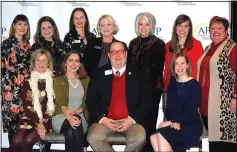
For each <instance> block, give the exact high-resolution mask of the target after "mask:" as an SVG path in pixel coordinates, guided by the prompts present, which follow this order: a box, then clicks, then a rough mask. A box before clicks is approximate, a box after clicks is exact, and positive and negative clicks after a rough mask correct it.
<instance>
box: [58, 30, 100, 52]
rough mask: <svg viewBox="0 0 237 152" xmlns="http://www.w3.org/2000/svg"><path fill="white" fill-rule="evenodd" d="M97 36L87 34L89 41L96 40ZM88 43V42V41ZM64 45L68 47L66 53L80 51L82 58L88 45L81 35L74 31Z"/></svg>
mask: <svg viewBox="0 0 237 152" xmlns="http://www.w3.org/2000/svg"><path fill="white" fill-rule="evenodd" d="M95 37H96V36H95V34H93V33H91V32H88V33H87V34H86V38H87V39H91V38H95ZM87 42H88V40H87ZM63 43H64V44H65V45H66V51H67V52H69V51H71V50H76V51H78V52H79V53H80V54H81V55H82V56H83V53H84V52H85V48H86V45H85V43H84V41H83V39H82V37H81V35H80V34H79V33H78V32H77V31H76V30H72V31H70V32H69V33H67V34H66V36H65V38H64V41H63Z"/></svg>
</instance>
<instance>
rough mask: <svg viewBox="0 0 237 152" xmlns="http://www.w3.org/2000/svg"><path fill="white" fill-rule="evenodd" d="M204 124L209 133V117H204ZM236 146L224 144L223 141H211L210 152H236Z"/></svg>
mask: <svg viewBox="0 0 237 152" xmlns="http://www.w3.org/2000/svg"><path fill="white" fill-rule="evenodd" d="M202 122H203V125H204V127H205V128H206V129H207V131H208V117H207V116H203V115H202ZM236 150H237V149H236V144H235V143H229V142H223V141H217V142H214V141H210V142H209V151H210V152H236Z"/></svg>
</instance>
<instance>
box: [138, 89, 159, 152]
mask: <svg viewBox="0 0 237 152" xmlns="http://www.w3.org/2000/svg"><path fill="white" fill-rule="evenodd" d="M162 92H163V91H162V90H161V89H155V90H154V91H153V93H152V106H151V109H150V110H149V111H148V113H147V115H146V117H145V123H144V128H145V130H146V144H145V146H144V148H143V150H142V151H143V152H150V151H153V148H152V146H151V141H150V136H151V135H152V134H154V133H155V132H156V123H157V119H158V112H159V104H160V98H161V95H162Z"/></svg>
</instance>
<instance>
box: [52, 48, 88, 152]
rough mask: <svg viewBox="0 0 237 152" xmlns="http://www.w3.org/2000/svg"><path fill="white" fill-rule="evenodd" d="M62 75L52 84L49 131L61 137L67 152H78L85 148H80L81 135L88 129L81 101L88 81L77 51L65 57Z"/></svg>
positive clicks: (83, 137) (82, 140) (83, 98)
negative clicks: (52, 108)
mask: <svg viewBox="0 0 237 152" xmlns="http://www.w3.org/2000/svg"><path fill="white" fill-rule="evenodd" d="M62 73H63V75H62V76H59V77H57V78H56V79H55V81H54V91H55V96H56V110H55V113H54V117H53V129H54V131H55V132H58V133H59V132H61V133H64V135H65V150H66V151H67V152H81V151H82V150H83V147H84V146H87V145H85V144H84V140H85V135H84V134H86V132H87V126H88V125H87V120H88V113H87V110H86V105H85V99H86V93H87V86H88V83H89V81H90V78H89V77H88V76H87V74H86V72H85V70H84V68H83V65H82V64H81V55H80V54H79V53H78V52H77V51H70V52H69V53H67V55H66V57H65V59H64V62H63V64H62ZM86 118H87V119H86ZM85 143H86V140H85ZM85 150H86V147H85Z"/></svg>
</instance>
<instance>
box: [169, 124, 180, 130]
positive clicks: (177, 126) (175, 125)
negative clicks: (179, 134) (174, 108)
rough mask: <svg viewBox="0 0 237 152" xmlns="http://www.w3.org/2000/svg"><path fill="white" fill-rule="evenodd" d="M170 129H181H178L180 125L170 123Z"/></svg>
mask: <svg viewBox="0 0 237 152" xmlns="http://www.w3.org/2000/svg"><path fill="white" fill-rule="evenodd" d="M170 127H171V128H174V129H176V130H180V129H181V128H180V123H177V122H175V123H172V124H171V125H170Z"/></svg>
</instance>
